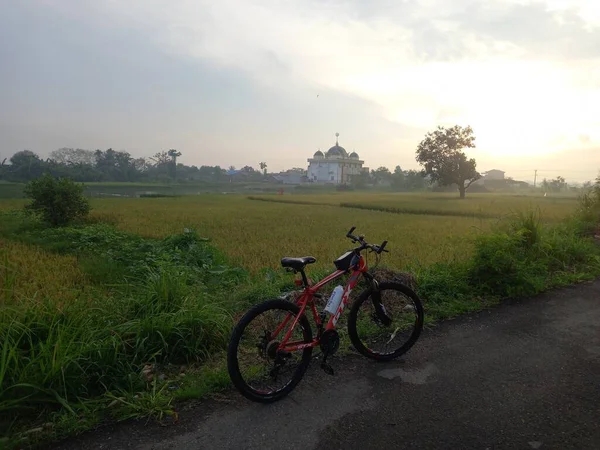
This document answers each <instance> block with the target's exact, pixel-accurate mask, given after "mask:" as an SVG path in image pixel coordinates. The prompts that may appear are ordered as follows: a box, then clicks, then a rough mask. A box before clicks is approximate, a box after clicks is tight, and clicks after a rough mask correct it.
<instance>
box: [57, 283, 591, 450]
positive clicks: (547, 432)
mask: <svg viewBox="0 0 600 450" xmlns="http://www.w3.org/2000/svg"><path fill="white" fill-rule="evenodd" d="M334 367H336V369H337V373H336V376H335V377H329V376H327V375H325V374H324V373H323V372H322V371H321V370H320V369H319V368H318V364H314V365H313V368H312V370H311V371H310V373H309V374H308V375H307V377H306V378H305V379H304V380H303V381H302V382H301V383H300V385H299V386H298V387H297V389H296V390H295V392H294V393H293V394H292V395H291V396H290V397H288V398H287V399H285V400H283V401H281V402H279V403H276V404H272V405H266V406H265V405H258V404H253V403H251V402H248V401H245V400H244V399H241V398H240V396H238V395H237V394H236V393H234V392H232V393H229V394H227V395H226V396H224V398H222V399H221V401H209V402H203V403H200V404H199V405H197V406H195V407H194V408H192V409H190V410H189V411H185V412H183V413H182V418H181V421H180V423H179V424H177V425H174V426H169V427H162V428H161V427H158V426H154V425H152V426H150V425H148V426H144V425H142V424H127V425H123V424H121V425H118V426H115V427H113V428H110V429H104V430H100V431H98V432H96V433H90V434H88V435H85V436H83V437H81V438H79V439H77V440H72V441H69V442H66V443H63V444H62V445H60V446H57V447H55V448H56V449H61V450H66V449H69V450H71V449H75V448H85V449H152V450H166V449H183V450H185V449H236V450H237V449H302V450H309V449H361V450H364V449H371V448H373V449H388V448H389V449H412V448H414V449H463V448H464V449H482V450H484V449H512V448H515V449H538V448H539V449H543V450H546V449H569V448H573V449H600V282H595V283H586V284H583V285H579V286H577V287H573V288H567V289H563V290H560V291H556V292H552V293H548V294H545V295H542V296H540V297H537V298H532V299H527V300H523V301H518V302H511V303H510V304H508V303H507V304H504V305H502V306H499V307H497V308H494V309H492V310H489V311H484V312H481V313H478V314H474V315H470V316H467V317H463V318H460V319H457V320H454V321H449V322H446V323H445V324H443V325H441V326H440V327H438V328H436V329H435V330H433V331H427V332H425V334H424V335H423V336H422V338H421V340H420V341H419V342H418V343H417V345H416V347H415V348H414V349H413V350H412V351H411V352H410V353H409V354H407V355H406V357H405V359H404V360H403V361H396V362H393V363H384V364H382V363H373V362H370V361H368V360H366V359H363V358H361V357H355V356H351V357H347V358H346V359H344V360H343V361H340V360H338V361H335V366H334Z"/></svg>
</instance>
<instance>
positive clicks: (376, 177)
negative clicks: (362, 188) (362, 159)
mask: <svg viewBox="0 0 600 450" xmlns="http://www.w3.org/2000/svg"><path fill="white" fill-rule="evenodd" d="M372 176H373V181H374V182H375V184H387V183H389V182H390V181H391V179H392V173H391V172H390V170H389V169H388V168H387V167H383V166H381V167H378V168H377V169H375V170H374V171H373V174H372Z"/></svg>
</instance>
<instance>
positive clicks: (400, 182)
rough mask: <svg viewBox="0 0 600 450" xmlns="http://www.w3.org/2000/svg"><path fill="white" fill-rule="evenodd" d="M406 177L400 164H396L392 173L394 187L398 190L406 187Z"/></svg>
mask: <svg viewBox="0 0 600 450" xmlns="http://www.w3.org/2000/svg"><path fill="white" fill-rule="evenodd" d="M404 178H405V176H404V172H403V171H402V168H401V167H400V166H396V168H395V169H394V173H393V174H392V187H393V188H394V189H395V190H397V191H401V190H404V189H406V183H405V182H404Z"/></svg>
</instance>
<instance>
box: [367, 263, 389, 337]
mask: <svg viewBox="0 0 600 450" xmlns="http://www.w3.org/2000/svg"><path fill="white" fill-rule="evenodd" d="M364 277H365V279H366V280H367V282H368V283H369V284H370V285H371V301H372V302H373V308H374V309H375V316H376V317H377V319H378V320H379V321H380V322H381V323H382V324H383V325H385V326H386V327H388V326H390V325H391V324H392V319H391V317H390V316H388V314H387V312H386V310H385V306H383V303H381V290H380V289H379V282H378V281H377V280H376V279H375V278H374V277H373V275H371V274H370V273H368V272H365V274H364Z"/></svg>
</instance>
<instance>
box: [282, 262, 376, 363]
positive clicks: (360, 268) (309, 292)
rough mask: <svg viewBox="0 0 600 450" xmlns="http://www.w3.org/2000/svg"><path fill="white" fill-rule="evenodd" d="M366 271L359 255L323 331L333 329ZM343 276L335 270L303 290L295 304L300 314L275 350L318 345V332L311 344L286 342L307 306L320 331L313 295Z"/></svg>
mask: <svg viewBox="0 0 600 450" xmlns="http://www.w3.org/2000/svg"><path fill="white" fill-rule="evenodd" d="M367 270H368V267H367V263H366V261H365V259H364V258H363V256H362V255H360V258H359V261H358V264H356V266H355V267H354V268H353V270H352V274H351V275H350V278H349V279H348V282H347V284H346V285H345V286H344V291H343V293H342V301H341V302H340V305H339V307H338V309H337V311H336V313H335V314H333V315H331V316H330V317H329V321H328V322H327V325H326V326H325V330H333V329H335V325H336V323H337V322H338V320H339V319H340V317H341V315H342V312H343V311H344V308H345V307H346V305H347V304H348V298H349V297H350V293H351V292H352V290H353V289H354V288H355V287H356V285H357V284H358V280H359V278H360V275H361V274H363V273H365V272H366V271H367ZM344 274H346V271H344V270H336V271H335V272H333V273H332V274H330V275H328V276H327V277H325V278H323V279H322V280H321V281H319V282H318V283H317V284H315V285H314V286H306V287H305V288H304V290H303V292H302V294H301V295H300V297H299V298H298V300H297V302H296V304H297V305H299V306H300V313H299V314H298V315H297V316H296V317H295V318H294V321H293V322H292V326H291V327H290V329H289V330H288V331H287V332H286V334H285V336H284V338H283V340H282V341H281V343H280V344H279V346H278V348H277V350H284V351H287V352H293V351H297V350H302V349H305V348H309V347H316V346H318V345H319V342H320V337H321V334H320V332H319V333H317V337H316V338H314V339H313V340H312V342H308V343H306V342H304V341H292V342H288V341H289V339H290V337H291V335H292V332H293V331H294V328H296V325H297V324H298V320H300V317H302V315H304V312H305V311H306V308H307V307H308V306H309V305H310V309H311V311H312V315H313V318H314V320H315V323H316V324H317V329H318V330H321V329H322V324H323V323H322V321H321V318H320V317H319V312H318V311H317V307H316V305H315V301H314V295H315V294H316V293H317V292H318V291H319V289H321V288H322V287H323V286H325V285H326V284H327V283H330V282H331V281H333V280H335V279H336V278H339V277H341V276H343V275H344ZM291 316H292V315H291V314H288V315H287V317H286V318H285V319H284V320H283V322H282V323H281V324H280V325H279V326H278V327H277V329H276V330H275V331H274V332H273V335H272V336H271V340H273V339H275V338H276V337H277V336H278V335H279V333H280V332H281V330H283V328H285V326H286V325H287V324H288V323H289V321H290V317H291Z"/></svg>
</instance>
